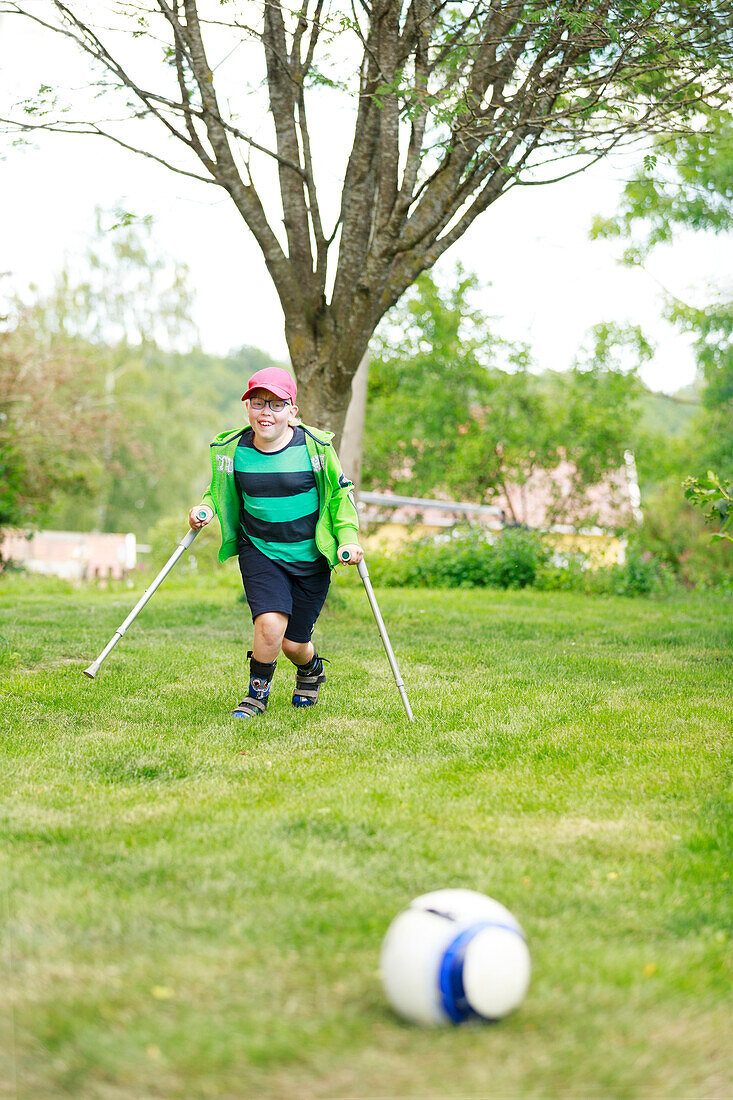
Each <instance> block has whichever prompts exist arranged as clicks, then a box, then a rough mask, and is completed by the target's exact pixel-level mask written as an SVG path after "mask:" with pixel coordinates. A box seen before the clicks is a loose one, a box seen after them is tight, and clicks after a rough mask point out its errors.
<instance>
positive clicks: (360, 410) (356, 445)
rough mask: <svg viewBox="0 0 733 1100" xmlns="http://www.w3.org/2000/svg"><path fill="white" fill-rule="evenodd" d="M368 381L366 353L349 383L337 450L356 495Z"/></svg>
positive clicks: (358, 486) (359, 481)
mask: <svg viewBox="0 0 733 1100" xmlns="http://www.w3.org/2000/svg"><path fill="white" fill-rule="evenodd" d="M368 381H369V353H368V352H367V354H366V355H365V356H364V358H363V359H362V361H361V363H360V364H359V369H358V371H357V372H356V374H355V375H354V378H353V381H352V383H351V401H350V402H349V408H348V410H347V412H346V421H345V423H344V431H343V435H342V438H341V447H340V450H339V456H340V458H341V465H342V467H343V470H344V473H345V474H346V476H347V477H348V478H350V479H351V480H352V481H353V483H354V489H355V491H356V493H357V494H358V492H359V489H360V487H361V456H362V450H363V444H364V420H365V418H366V404H367V383H368Z"/></svg>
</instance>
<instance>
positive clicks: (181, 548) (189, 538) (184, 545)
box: [84, 511, 209, 680]
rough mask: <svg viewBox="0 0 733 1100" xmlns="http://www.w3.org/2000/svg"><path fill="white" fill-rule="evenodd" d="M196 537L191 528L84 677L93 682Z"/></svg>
mask: <svg viewBox="0 0 733 1100" xmlns="http://www.w3.org/2000/svg"><path fill="white" fill-rule="evenodd" d="M197 514H198V518H199V519H205V517H206V516H207V515H208V514H209V513H208V512H204V511H201V512H199V513H197ZM197 535H198V531H194V530H193V528H192V529H191V530H190V531H189V532H188V534H187V535H186V537H185V538H184V539H183V540H182V542H181V543H180V544H179V545H178V547H177V548H176V550H175V551H174V552H173V553H172V554H171V556H170V557H169V558H168V561H167V562H166V563H165V565H164V566H163V568H162V569H161V571H160V573H158V576H157V577H156V578H155V580H154V581H153V583H152V584H151V585H149V587H148V588H146V589H145V592H144V593H143V595H142V596H141V597H140V599H139V600H138V601H137V603H136V604H135V606H134V607H133V609H132V611H131V612H130V614H129V615H128V616H127V618H126V619H125V621H124V623H122V625H121V626H120V627H118V628H117V630H115V632H114V634H113V635H112V637H111V638H110V640H109V641H108V642H107V644H106V646H105V647H104V649H103V650H102V652H101V653H100V654H99V656H98V657H97V659H96V661H92V663H91V664H90V666H89V668H85V669H84V675H85V676H88V677H89V679H90V680H93V679H94V677H95V676H96V675H97V672H98V671H99V666H100V665H101V663H102V661H103V660H104V659H105V657H107V655H108V654H109V653H111V652H112V650H113V649H114V647H115V646H116V645H117V643H118V642H119V640H120V638H122V637H124V635H125V631H126V630H127V628H128V626H129V625H130V624H131V623H132V622H134V621H135V619H136V618H137V616H138V615H139V614H140V612H141V611H142V609H143V608H144V607H145V604H146V603H147V602H148V600H149V599H150V597H151V596H152V595H153V593H154V592H155V590H156V588H158V587H159V586H160V585H161V583H162V582H163V581H164V580H165V578H166V577H167V576H168V574H169V573H170V571H171V569H172V568H173V566H174V565H175V564H176V562H177V561H178V559H179V558H180V557H182V555H183V554H185V552H186V551H187V550H188V548H189V546H190V545H191V543H192V542H193V540H194V539H195V538H196V536H197Z"/></svg>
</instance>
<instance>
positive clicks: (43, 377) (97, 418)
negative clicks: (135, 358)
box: [0, 326, 112, 528]
mask: <svg viewBox="0 0 733 1100" xmlns="http://www.w3.org/2000/svg"><path fill="white" fill-rule="evenodd" d="M89 367H90V362H89V359H88V357H86V356H84V355H82V354H80V352H79V350H78V349H72V348H69V347H61V346H56V347H52V348H51V347H48V346H45V347H44V346H43V345H41V344H39V342H38V341H37V340H35V339H33V337H31V336H30V335H29V334H28V332H27V331H24V330H23V329H22V326H21V327H20V328H19V329H16V330H15V331H13V332H5V333H2V334H0V528H2V527H30V526H33V525H35V524H37V523H39V522H40V521H42V520H43V519H45V518H46V517H47V515H48V514H49V513H50V511H51V510H52V508H53V507H54V505H55V504H56V503H57V501H58V499H59V497H60V496H61V495H62V494H63V495H66V497H67V498H68V499H70V500H71V501H73V502H75V503H77V504H78V502H79V501H80V500H83V498H84V497H85V496H87V495H88V494H89V493H91V492H93V491H94V490H95V488H96V487H97V484H98V481H99V479H100V476H101V473H102V470H101V463H100V461H99V454H100V450H101V445H102V441H103V438H104V435H105V433H106V432H107V431H108V430H110V427H111V420H112V417H111V414H110V410H109V408H108V407H107V405H106V403H105V401H104V392H103V388H102V387H101V386H99V385H95V382H94V374H93V372H91V373H90V370H89Z"/></svg>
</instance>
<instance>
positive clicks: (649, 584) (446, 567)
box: [369, 528, 675, 596]
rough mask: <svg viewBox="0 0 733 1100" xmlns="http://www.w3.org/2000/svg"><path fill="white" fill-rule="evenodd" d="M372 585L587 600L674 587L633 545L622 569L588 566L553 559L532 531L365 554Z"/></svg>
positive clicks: (583, 559) (578, 559) (472, 535)
mask: <svg viewBox="0 0 733 1100" xmlns="http://www.w3.org/2000/svg"><path fill="white" fill-rule="evenodd" d="M369 570H370V573H371V574H372V576H373V578H374V581H375V583H377V584H379V585H381V586H382V587H387V588H389V587H392V588H525V587H528V586H534V587H536V588H538V589H540V590H542V591H565V592H585V593H587V594H589V595H613V596H650V595H659V594H663V593H665V592H668V591H670V590H671V589H672V588H673V587H674V586H675V580H674V576H673V574H672V571H671V570H670V569H669V567H668V566H666V565H665V564H664V563H663V562H661V561H659V559H658V558H655V557H654V555H652V554H650V553H648V552H642V550H641V549H640V548H639V547H636V546H632V547H631V548H630V549H629V551H628V553H627V558H626V561H625V563H624V564H623V565H611V566H605V567H602V568H599V569H590V568H589V567H588V558H587V556H586V555H584V554H581V553H576V554H569V555H565V556H560V555H558V554H557V553H556V552H555V551H553V549H552V548H551V547H549V546H548V545H547V544H546V543H545V542H544V541H543V539H542V537H541V536H540V535H539V534H537V533H536V532H534V531H526V530H523V529H521V528H507V529H506V530H504V531H502V533H501V534H500V535H499V537H498V538H497V539H496V541H495V542H493V543H492V542H489V541H488V540H487V538H486V535H485V534H484V533H483V532H481V531H476V530H475V529H469V530H468V531H460V532H457V533H455V534H454V536H453V537H452V538H451V539H450V541H448V542H444V543H436V542H434V541H433V540H429V541H428V540H424V541H421V542H418V543H413V544H411V545H410V546H407V547H406V548H404V549H403V550H402V552H401V553H399V554H394V555H389V556H387V555H379V554H376V555H371V554H370V555H369Z"/></svg>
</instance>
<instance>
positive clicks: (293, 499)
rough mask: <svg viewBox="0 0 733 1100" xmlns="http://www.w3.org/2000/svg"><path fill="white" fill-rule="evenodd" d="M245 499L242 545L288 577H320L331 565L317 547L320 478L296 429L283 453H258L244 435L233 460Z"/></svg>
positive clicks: (249, 434)
mask: <svg viewBox="0 0 733 1100" xmlns="http://www.w3.org/2000/svg"><path fill="white" fill-rule="evenodd" d="M234 476H235V478H236V482H237V487H238V488H239V495H240V497H241V500H242V528H241V533H240V545H243V546H247V545H252V546H256V547H257V549H258V550H260V551H261V552H262V553H263V554H265V555H266V556H267V557H268V558H272V560H273V561H276V562H277V563H278V564H279V565H281V566H283V568H284V569H287V571H288V572H289V573H295V574H300V575H302V574H306V573H320V572H321V571H322V570H327V569H328V563H327V561H326V559H325V558H324V557H323V555H322V554H321V553H320V551H319V549H318V547H317V546H316V540H315V531H316V522H317V521H318V511H319V500H318V489H317V488H316V479H315V477H314V476H313V469H312V467H311V461H310V456H309V455H308V450H307V448H306V445H305V432H304V431H303V429H302V428H301V427H300V426H299V425H298V426H297V427H295V428H294V429H293V438H292V439H291V440H290V442H289V443H287V444H286V445H285V446H284V447H283V448H282V449H281V450H279V451H269V452H264V451H258V450H257V448H256V447H255V445H254V434H253V433H252V432H245V433H244V435H243V436H242V438H241V439H240V441H239V443H238V445H237V449H236V452H235V455H234Z"/></svg>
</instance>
